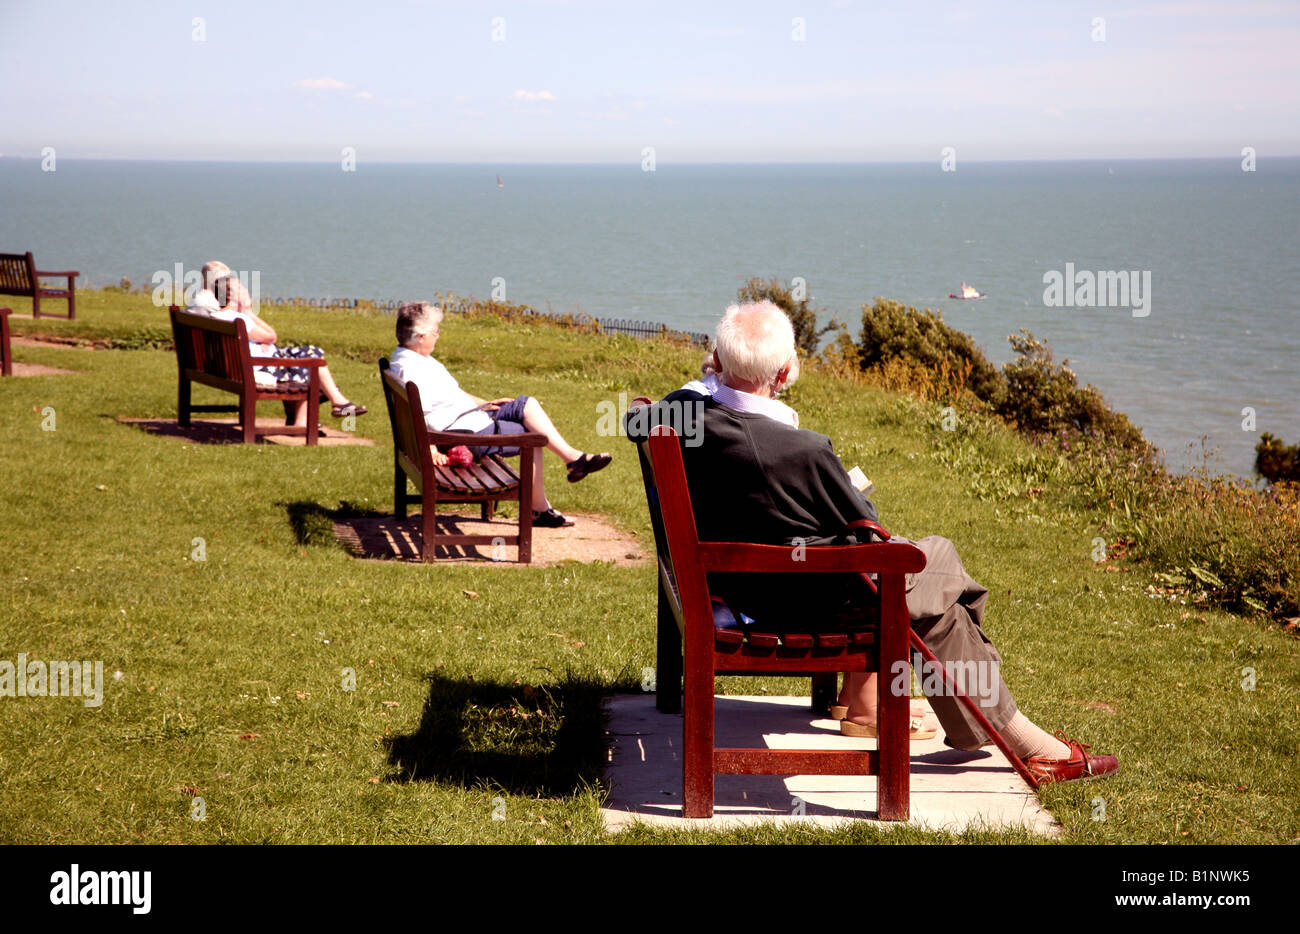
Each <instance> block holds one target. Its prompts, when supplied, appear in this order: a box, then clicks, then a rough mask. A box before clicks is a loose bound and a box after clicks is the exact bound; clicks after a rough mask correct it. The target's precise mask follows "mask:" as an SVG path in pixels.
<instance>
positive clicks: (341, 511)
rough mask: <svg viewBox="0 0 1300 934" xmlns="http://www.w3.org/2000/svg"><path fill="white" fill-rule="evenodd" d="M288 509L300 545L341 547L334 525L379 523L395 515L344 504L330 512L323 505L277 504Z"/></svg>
mask: <svg viewBox="0 0 1300 934" xmlns="http://www.w3.org/2000/svg"><path fill="white" fill-rule="evenodd" d="M276 505H277V506H282V507H284V511H285V515H287V516H288V518H289V527H290V528H291V529H293V535H294V538H296V539H297V540H298V544H299V545H337V544H339V540H338V538H337V537H336V536H335V534H334V523H336V522H341V521H343V520H345V519H379V518H383V517H384V516H391V515H392V513H391V512H389V513H384V512H376V511H375V510H373V509H362V508H360V507H358V506H354V505H352V504H351V503H349V502H347V501H346V500H344V501H343V502H340V503H339V506H338V508H337V509H326V508H325V507H324V506H322V505H321V504H320V503H313V502H308V501H306V500H299V501H297V502H293V503H276Z"/></svg>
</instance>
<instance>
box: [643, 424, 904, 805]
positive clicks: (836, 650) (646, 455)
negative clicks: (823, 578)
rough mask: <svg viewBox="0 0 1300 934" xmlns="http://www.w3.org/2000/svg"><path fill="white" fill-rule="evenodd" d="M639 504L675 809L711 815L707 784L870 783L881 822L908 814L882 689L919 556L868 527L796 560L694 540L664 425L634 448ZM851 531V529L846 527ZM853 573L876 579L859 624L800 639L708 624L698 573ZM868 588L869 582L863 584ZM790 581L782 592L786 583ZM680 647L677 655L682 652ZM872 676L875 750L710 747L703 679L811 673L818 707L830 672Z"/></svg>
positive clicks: (900, 699)
mask: <svg viewBox="0 0 1300 934" xmlns="http://www.w3.org/2000/svg"><path fill="white" fill-rule="evenodd" d="M638 446H639V448H640V449H641V468H642V474H643V478H644V480H645V489H646V499H647V501H648V503H649V507H650V516H651V520H652V525H653V527H654V533H655V544H656V547H657V551H658V562H659V617H658V650H657V653H656V654H657V658H658V668H657V671H656V681H657V690H658V706H659V708H660V709H661V710H664V709H668V710H672V709H674V708H677V707H678V706H679V705H680V704H681V683H682V680H683V676H684V680H685V709H684V711H683V717H682V740H683V742H682V750H683V754H682V760H683V761H682V804H683V809H682V813H683V815H684V816H686V817H711V816H712V815H713V776H714V775H715V774H745V775H755V774H760V775H876V776H877V777H878V797H877V813H878V815H879V817H880V819H881V820H907V819H908V816H909V813H910V810H909V778H910V776H909V765H910V762H909V751H908V740H909V737H908V720H909V712H908V704H909V698H908V697H907V696H906V695H905V694H904V695H898V696H895V695H894V694H892V693H891V692H890V691H889V690H888V685H889V684H890V683H891V681H892V680H894V679H893V677H892V676H891V674H890V672H896V671H897V670H898V669H897V668H896V667H895V665H896V664H897V663H899V662H901V663H902V664H904V665H906V664H908V663H909V655H908V642H909V635H910V633H911V623H910V620H909V619H908V612H907V604H906V602H905V575H906V574H909V573H914V572H916V571H920V570H921V569H922V568H923V567H924V566H925V555H924V554H923V553H922V552H921V551H920V549H918V548H916V547H914V546H913V545H910V544H905V543H901V542H889V541H888V538H889V533H888V532H886V531H885V530H884V529H881V528H880V527H879V526H878V525H876V524H875V523H867V522H866V520H860V523H861V524H863V525H866V526H868V527H869V528H871V529H872V530H873V531H875V532H876V533H877V534H878V535H879V536H880V537H881V538H882V539H885V540H884V541H881V542H873V543H871V544H862V545H843V546H815V547H806V548H805V549H804V552H805V553H804V555H803V556H802V558H801V560H799V561H794V560H792V559H791V551H790V548H788V547H786V546H782V545H755V544H746V543H739V542H702V541H700V540H699V538H698V535H697V532H696V526H695V515H694V513H693V511H692V508H691V499H690V490H689V489H688V488H687V485H686V471H685V467H684V464H683V460H682V450H681V445H680V442H679V439H678V437H677V435H676V434H674V433H673V431H672V429H671V428H667V427H658V428H655V429H654V430H653V431H652V433H651V435H650V436H649V437H648V438H647V439H646V440H645V441H642V442H640V443H639V445H638ZM855 524H857V523H855ZM735 571H743V572H751V573H756V574H802V573H811V574H818V573H826V572H834V573H857V574H862V575H864V576H865V575H873V574H874V575H878V584H874V583H873V586H874V587H876V589H877V592H878V594H879V604H878V605H877V606H876V607H874V608H871V610H870V611H869V615H867V616H864V618H863V619H862V620H861V623H860V624H856V625H855V626H853V627H851V628H848V629H843V630H836V631H834V632H809V631H807V630H808V628H809V627H807V626H806V625H801V624H802V621H796V620H763V621H759V623H758V624H756V625H755V626H753V627H749V628H746V629H744V630H742V629H736V628H719V627H716V626H715V624H714V618H713V610H712V604H711V597H710V595H709V591H708V583H707V581H706V579H705V575H706V574H707V573H710V572H735ZM867 580H868V582H871V580H870V578H869V577H868V578H867ZM798 584H799V582H798V580H797V579H795V580H792V581H791V586H796V587H797V586H798ZM683 643H684V647H685V651H684V653H683ZM841 671H845V672H871V671H875V672H878V673H879V704H880V711H879V725H880V739H879V742H878V745H877V749H875V750H794V749H726V748H716V747H715V746H714V711H713V703H714V677H715V675H718V674H726V675H736V674H746V675H769V676H771V675H782V676H786V675H811V676H812V677H813V687H814V698H813V701H814V704H815V705H816V706H818V707H821V708H822V709H824V708H825V707H826V706H827V705H828V704H829V701H830V696H829V695H830V693H833V691H834V684H835V676H836V673H837V672H841Z"/></svg>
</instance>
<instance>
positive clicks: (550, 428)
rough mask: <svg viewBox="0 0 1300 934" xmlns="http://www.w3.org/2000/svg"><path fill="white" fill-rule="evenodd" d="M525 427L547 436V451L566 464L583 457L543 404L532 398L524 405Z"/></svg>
mask: <svg viewBox="0 0 1300 934" xmlns="http://www.w3.org/2000/svg"><path fill="white" fill-rule="evenodd" d="M524 427H525V428H527V429H528V430H529V431H537V432H541V433H542V434H544V435H546V447H547V449H548V450H549V451H550V452H551V453H552V454H554V455H555V456H556V457H558V458H559V459H560V460H562V461H564V462H565V463H566V464H571V463H573V462H574V461H576V460H577V459H578V458H579V457H581V456H582V452H581V451H579V450H578V449H577V448H575V447H574V446H573V445H571V444H570V443H569V442H567V441H565V440H564V436H563V435H562V434H560V431H559V429H558V428H556V427H555V423H554V422H552V421H551V417H550V416H549V415H547V414H546V412H545V411H544V410H543V409H542V404H541V403H540V402H538V401H537V400H536V399H534V398H533V397H532V396H529V397H528V402H527V403H526V404H525V405H524ZM534 489H540V487H534Z"/></svg>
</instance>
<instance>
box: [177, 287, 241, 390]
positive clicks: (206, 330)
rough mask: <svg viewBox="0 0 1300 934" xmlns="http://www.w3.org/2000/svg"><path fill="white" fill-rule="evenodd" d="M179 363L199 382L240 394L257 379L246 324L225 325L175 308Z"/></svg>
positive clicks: (222, 322) (182, 369)
mask: <svg viewBox="0 0 1300 934" xmlns="http://www.w3.org/2000/svg"><path fill="white" fill-rule="evenodd" d="M171 319H172V340H173V342H174V343H175V345H176V363H177V366H178V367H180V370H181V372H182V373H183V374H185V375H186V376H187V377H189V378H190V379H192V380H195V381H196V382H201V383H205V384H207V385H209V386H215V387H216V388H218V389H228V390H229V391H231V392H240V391H241V390H242V389H243V387H244V385H245V384H246V383H248V382H251V381H252V379H253V364H252V362H251V361H252V354H251V353H250V352H249V350H248V329H247V328H246V327H244V322H243V321H240V320H238V319H236V320H234V321H221V320H219V319H217V318H210V317H208V316H207V315H195V314H190V313H189V312H185V311H181V309H180V308H179V307H177V306H176V305H173V306H171Z"/></svg>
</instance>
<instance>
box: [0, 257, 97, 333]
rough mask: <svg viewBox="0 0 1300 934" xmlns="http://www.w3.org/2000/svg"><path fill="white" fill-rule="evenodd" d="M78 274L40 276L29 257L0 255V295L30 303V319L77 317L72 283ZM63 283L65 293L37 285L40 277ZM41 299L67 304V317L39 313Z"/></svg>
mask: <svg viewBox="0 0 1300 934" xmlns="http://www.w3.org/2000/svg"><path fill="white" fill-rule="evenodd" d="M79 275H81V273H79V272H43V271H42V270H39V269H37V268H36V261H35V260H34V259H32V254H31V253H0V295H21V296H23V297H25V298H30V299H31V300H32V317H33V318H39V317H40V316H41V315H42V314H45V315H46V317H50V318H62V317H67V319H68V320H69V321H71V320H72V319H73V318H75V317H76V316H77V304H76V303H77V293H76V281H77V276H79ZM42 276H44V277H46V278H51V279H66V280H67V282H68V287H67V288H66V289H51V288H47V287H46V286H43V285H41V277H42ZM42 298H63V299H67V301H68V313H67V315H66V316H65V315H51V314H49V313H48V312H42V311H41V299H42Z"/></svg>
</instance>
